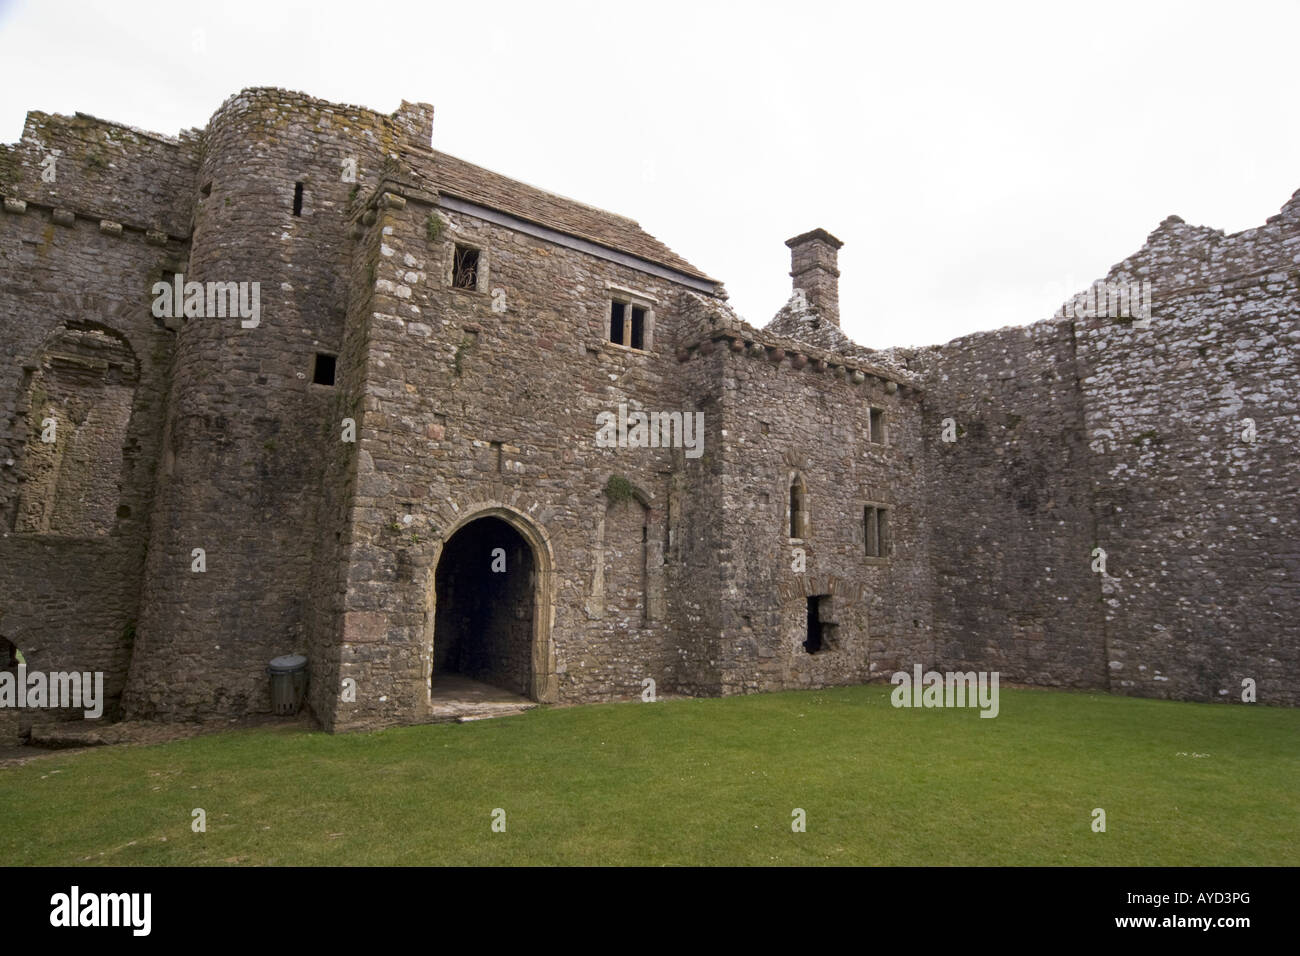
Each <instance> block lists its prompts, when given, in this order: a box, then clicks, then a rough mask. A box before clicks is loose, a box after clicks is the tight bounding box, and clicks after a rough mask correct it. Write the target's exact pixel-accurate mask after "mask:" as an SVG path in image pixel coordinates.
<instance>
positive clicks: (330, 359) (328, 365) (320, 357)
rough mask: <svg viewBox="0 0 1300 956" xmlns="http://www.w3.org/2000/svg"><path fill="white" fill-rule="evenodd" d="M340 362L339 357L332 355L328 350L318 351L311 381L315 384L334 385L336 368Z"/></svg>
mask: <svg viewBox="0 0 1300 956" xmlns="http://www.w3.org/2000/svg"><path fill="white" fill-rule="evenodd" d="M337 363H338V357H337V356H334V355H330V354H328V353H327V352H317V353H316V361H315V363H314V364H313V365H312V370H311V381H312V384H313V385H333V384H334V370H335V366H336V365H337Z"/></svg>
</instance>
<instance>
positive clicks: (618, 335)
mask: <svg viewBox="0 0 1300 956" xmlns="http://www.w3.org/2000/svg"><path fill="white" fill-rule="evenodd" d="M626 313H627V306H625V305H624V304H623V303H622V302H612V303H610V306H609V340H610V341H611V342H613V343H614V344H615V345H622V344H623V325H624V316H625V315H626Z"/></svg>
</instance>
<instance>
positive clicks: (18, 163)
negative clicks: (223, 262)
mask: <svg viewBox="0 0 1300 956" xmlns="http://www.w3.org/2000/svg"><path fill="white" fill-rule="evenodd" d="M50 157H52V159H53V161H52V162H49V161H47V160H48V159H49V158H50ZM197 164H198V157H197V143H196V141H195V139H194V137H193V136H192V135H191V134H186V135H185V136H182V137H181V138H180V139H179V140H176V139H168V138H166V137H161V136H156V135H153V134H148V133H142V132H140V131H138V130H132V129H130V128H128V127H124V126H121V125H120V124H115V123H107V122H104V121H100V120H96V119H94V118H92V117H88V116H84V115H82V114H77V115H76V116H74V117H66V116H54V115H48V114H44V113H36V112H33V113H31V114H29V115H28V117H27V122H26V125H25V128H24V133H23V139H22V140H21V141H20V142H19V143H16V144H14V145H12V146H3V147H0V194H3V209H4V213H3V214H2V215H0V261H2V267H0V273H3V280H2V281H0V333H2V334H3V336H4V339H5V341H6V343H7V344H8V348H9V354H10V356H11V361H10V363H9V364H8V365H6V366H5V367H4V368H0V403H3V414H0V525H3V531H4V533H3V535H0V589H2V590H3V594H4V598H3V600H2V601H0V635H3V636H4V637H6V638H8V639H9V640H11V641H13V642H14V643H15V644H16V645H17V646H18V647H19V649H20V650H22V651H23V653H24V655H25V656H26V659H27V661H28V665H29V667H30V668H32V669H33V670H42V671H56V670H81V671H86V670H89V671H102V672H103V673H104V686H105V693H106V696H107V697H108V698H109V700H108V706H107V709H106V712H105V713H106V716H108V717H112V716H115V715H116V713H117V711H118V703H119V698H120V696H121V694H122V691H123V687H124V685H125V682H126V676H127V669H128V665H129V660H130V655H131V651H132V646H133V641H134V634H135V632H136V622H137V619H138V614H139V599H140V580H141V573H142V566H143V561H144V555H145V548H146V542H147V538H148V527H149V518H150V508H151V503H152V497H153V484H154V473H155V470H156V468H157V464H158V460H159V457H160V444H161V429H162V422H163V417H164V407H165V399H166V392H167V388H168V376H169V373H170V366H171V358H172V352H173V347H174V332H172V331H170V330H169V329H167V328H166V327H164V325H163V323H162V322H160V321H158V320H156V319H154V317H153V316H152V315H151V313H150V303H151V296H150V287H151V285H152V283H153V282H155V281H157V280H158V279H159V278H160V277H161V276H162V275H163V273H164V272H165V271H166V270H167V269H169V268H174V267H175V266H176V265H177V264H178V263H179V262H180V261H183V259H184V257H185V255H186V249H187V244H188V235H189V212H188V210H189V206H188V200H187V198H186V197H185V196H183V195H182V194H181V191H180V190H179V187H178V184H180V183H184V182H185V181H186V180H187V179H189V178H192V177H193V175H194V171H195V169H196V168H197ZM43 174H44V177H45V178H42V177H43ZM46 419H53V420H54V421H55V422H56V427H55V430H54V433H53V437H54V439H55V440H54V441H53V442H51V443H45V442H43V441H42V440H41V439H42V431H43V425H42V423H43V422H44V421H45V420H46Z"/></svg>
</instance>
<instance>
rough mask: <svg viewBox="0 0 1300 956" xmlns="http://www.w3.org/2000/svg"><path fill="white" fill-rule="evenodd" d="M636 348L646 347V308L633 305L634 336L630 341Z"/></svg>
mask: <svg viewBox="0 0 1300 956" xmlns="http://www.w3.org/2000/svg"><path fill="white" fill-rule="evenodd" d="M628 344H630V345H631V346H632V348H634V349H644V348H645V309H643V308H641V307H640V306H638V305H634V306H632V336H631V340H630V342H629V343H628Z"/></svg>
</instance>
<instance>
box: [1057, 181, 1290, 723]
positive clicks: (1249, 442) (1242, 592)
mask: <svg viewBox="0 0 1300 956" xmlns="http://www.w3.org/2000/svg"><path fill="white" fill-rule="evenodd" d="M1107 281H1108V282H1111V283H1125V284H1127V283H1131V282H1132V283H1141V282H1149V283H1150V287H1151V293H1152V298H1153V309H1152V318H1151V323H1150V326H1149V327H1148V328H1140V327H1139V326H1138V324H1136V323H1134V322H1131V321H1127V320H1120V321H1116V320H1114V319H1106V318H1094V319H1089V320H1087V321H1083V322H1080V323H1079V336H1078V348H1079V354H1080V357H1081V362H1082V364H1083V365H1084V371H1085V375H1084V378H1083V385H1084V393H1083V401H1084V404H1085V411H1086V422H1087V430H1088V433H1087V438H1088V442H1089V446H1090V451H1091V456H1092V481H1093V489H1094V491H1093V494H1094V501H1095V509H1096V514H1097V526H1098V533H1097V541H1098V544H1099V545H1100V546H1101V547H1102V548H1104V549H1105V551H1106V553H1107V573H1106V576H1105V581H1104V592H1105V605H1104V609H1105V616H1106V628H1107V631H1108V633H1109V638H1110V641H1109V654H1108V667H1109V670H1110V677H1111V680H1110V687H1111V690H1112V691H1115V692H1117V693H1129V694H1136V695H1141V696H1151V697H1169V698H1176V699H1185V700H1226V701H1231V702H1237V701H1240V700H1241V695H1242V690H1243V687H1242V682H1243V680H1244V679H1246V678H1249V679H1251V680H1253V681H1255V682H1256V684H1257V688H1258V690H1257V694H1258V700H1259V701H1260V702H1261V703H1274V704H1279V703H1280V704H1291V705H1294V704H1296V703H1300V691H1297V689H1296V685H1295V676H1296V674H1297V673H1300V456H1298V455H1297V435H1298V434H1300V400H1298V398H1297V395H1298V392H1300V194H1297V196H1295V197H1293V198H1292V199H1291V201H1290V202H1289V203H1288V204H1287V206H1285V207H1284V208H1283V210H1282V212H1281V214H1280V215H1278V216H1275V217H1273V218H1272V219H1270V220H1269V221H1268V222H1267V223H1266V224H1265V225H1263V226H1261V227H1259V228H1256V229H1250V230H1246V231H1244V232H1241V233H1237V234H1235V235H1231V236H1225V235H1224V234H1223V233H1222V232H1219V231H1215V230H1208V229H1204V228H1200V227H1192V226H1188V225H1186V224H1184V223H1182V221H1181V220H1178V219H1177V218H1176V217H1171V218H1170V219H1167V220H1166V221H1165V222H1164V223H1162V224H1161V226H1160V227H1159V228H1158V229H1157V230H1156V231H1155V232H1154V233H1153V234H1152V236H1151V238H1150V240H1149V241H1148V243H1147V245H1146V246H1145V247H1144V248H1143V249H1142V250H1141V251H1140V252H1138V253H1137V254H1136V255H1134V256H1132V257H1131V258H1129V259H1127V260H1125V261H1124V262H1122V263H1120V264H1119V265H1117V266H1116V267H1115V268H1114V269H1113V270H1112V271H1111V273H1110V275H1109V276H1107ZM1247 419H1249V420H1250V421H1249V422H1248V421H1247ZM1252 425H1253V427H1252ZM1252 432H1253V434H1252Z"/></svg>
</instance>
